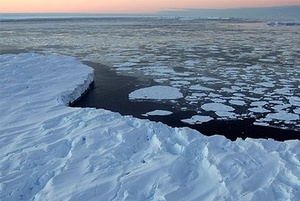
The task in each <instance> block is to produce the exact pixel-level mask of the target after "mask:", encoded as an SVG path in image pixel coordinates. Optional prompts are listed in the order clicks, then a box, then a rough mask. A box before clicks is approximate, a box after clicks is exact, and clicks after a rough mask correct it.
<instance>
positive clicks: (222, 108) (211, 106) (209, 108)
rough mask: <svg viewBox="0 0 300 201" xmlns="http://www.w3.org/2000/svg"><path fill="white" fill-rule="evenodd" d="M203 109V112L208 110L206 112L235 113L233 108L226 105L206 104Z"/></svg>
mask: <svg viewBox="0 0 300 201" xmlns="http://www.w3.org/2000/svg"><path fill="white" fill-rule="evenodd" d="M201 108H202V109H203V110H206V111H215V112H219V111H227V112H231V111H234V108H233V107H231V106H228V105H224V104H222V103H206V104H204V105H202V106H201Z"/></svg>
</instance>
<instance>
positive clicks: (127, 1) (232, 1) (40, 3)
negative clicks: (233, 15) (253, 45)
mask: <svg viewBox="0 0 300 201" xmlns="http://www.w3.org/2000/svg"><path fill="white" fill-rule="evenodd" d="M288 5H300V0H49V1H47V0H1V1H0V13H26V12H27V13H37V12H38V13H52V12H63V13H72V12H73V13H74V12H77V13H78V12H80V13H89V12H91V13H155V12H158V11H161V10H169V9H189V8H217V9H218V8H241V7H269V6H288Z"/></svg>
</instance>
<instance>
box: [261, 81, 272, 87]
mask: <svg viewBox="0 0 300 201" xmlns="http://www.w3.org/2000/svg"><path fill="white" fill-rule="evenodd" d="M257 85H259V86H263V87H274V86H275V85H274V84H273V83H272V82H260V83H257Z"/></svg>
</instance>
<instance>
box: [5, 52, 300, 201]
mask: <svg viewBox="0 0 300 201" xmlns="http://www.w3.org/2000/svg"><path fill="white" fill-rule="evenodd" d="M0 64H1V66H0V83H1V99H0V113H1V122H0V123H1V124H0V135H1V137H0V200H2V201H8V200H172V201H173V200H295V201H296V200H299V199H300V151H299V150H300V143H299V141H298V140H291V141H286V142H276V141H274V140H258V139H257V140H254V139H246V140H241V139H238V140H237V141H235V142H232V141H230V140H228V139H226V138H225V137H222V136H217V135H216V136H211V137H206V136H203V135H202V134H200V133H198V132H196V131H194V130H191V129H188V128H171V127H168V126H166V125H163V124H161V123H154V122H150V121H148V120H139V119H135V118H133V117H130V116H121V115H120V114H118V113H113V112H110V111H106V110H103V109H93V108H70V107H68V103H69V102H72V101H74V100H75V99H77V98H78V97H79V96H80V95H81V94H82V93H83V92H84V91H85V90H86V89H87V88H88V86H89V84H90V83H91V82H92V81H93V70H92V69H91V68H89V67H87V66H84V65H83V64H81V63H80V62H78V61H77V60H76V59H74V58H70V57H63V56H45V55H38V54H19V55H13V54H7V55H0Z"/></svg>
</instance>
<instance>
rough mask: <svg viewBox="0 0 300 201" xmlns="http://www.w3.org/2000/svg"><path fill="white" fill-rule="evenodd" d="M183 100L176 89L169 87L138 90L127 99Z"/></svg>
mask: <svg viewBox="0 0 300 201" xmlns="http://www.w3.org/2000/svg"><path fill="white" fill-rule="evenodd" d="M179 98H183V95H182V93H181V92H180V90H179V89H178V88H175V87H170V86H152V87H146V88H142V89H138V90H136V91H133V92H131V93H130V94H129V99H131V100H133V99H154V100H167V99H170V100H172V99H179Z"/></svg>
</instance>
